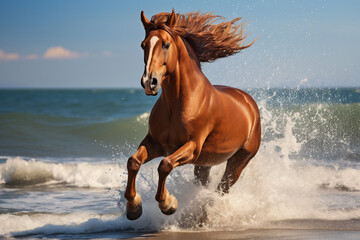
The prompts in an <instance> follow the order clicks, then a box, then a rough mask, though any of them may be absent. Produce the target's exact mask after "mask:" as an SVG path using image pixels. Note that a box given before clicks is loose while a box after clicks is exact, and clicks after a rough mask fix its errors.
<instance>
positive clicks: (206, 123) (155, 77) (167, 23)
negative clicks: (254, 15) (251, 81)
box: [124, 10, 261, 220]
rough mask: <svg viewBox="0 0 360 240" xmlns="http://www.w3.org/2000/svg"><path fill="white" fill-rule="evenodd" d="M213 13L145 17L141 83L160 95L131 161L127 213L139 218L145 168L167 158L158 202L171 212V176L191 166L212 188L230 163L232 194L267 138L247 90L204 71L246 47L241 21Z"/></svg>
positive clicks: (226, 185)
mask: <svg viewBox="0 0 360 240" xmlns="http://www.w3.org/2000/svg"><path fill="white" fill-rule="evenodd" d="M220 19H223V18H222V17H221V16H218V15H213V14H212V13H204V14H203V13H200V12H189V13H186V14H180V13H175V12H174V10H172V12H171V13H165V12H163V13H158V14H156V15H154V16H153V17H152V18H151V21H149V20H148V19H147V17H146V16H145V14H144V12H143V11H142V12H141V21H142V24H143V26H144V29H145V39H144V41H143V42H142V43H141V47H142V49H143V51H144V64H145V70H144V73H143V75H142V77H141V86H142V87H143V88H144V91H145V94H146V95H151V96H155V95H157V93H158V92H159V90H160V88H161V89H162V91H161V95H160V96H159V98H158V100H157V102H156V103H155V104H154V106H153V108H152V110H151V113H150V116H149V122H148V133H147V135H146V136H145V138H144V139H143V140H142V142H141V143H140V146H139V148H138V149H137V151H136V152H135V153H134V154H133V155H132V156H131V157H130V158H129V159H128V162H127V170H128V180H127V186H126V191H125V194H124V195H125V198H126V199H127V204H126V216H127V218H128V219H129V220H135V219H137V218H139V217H140V216H141V214H142V203H141V196H140V194H139V193H137V192H136V188H135V179H136V175H137V173H138V171H139V169H140V167H141V165H142V164H144V163H147V162H149V161H150V160H152V159H154V158H158V157H164V158H163V159H162V160H161V162H160V165H159V167H158V174H159V182H158V189H157V193H156V196H155V199H156V200H157V201H158V205H159V208H160V210H161V212H162V213H164V214H166V215H171V214H173V213H174V212H175V211H176V209H177V206H178V202H177V199H176V198H175V197H174V196H173V195H172V194H170V193H169V192H168V190H167V189H166V187H165V181H166V178H167V176H168V175H169V174H170V172H171V171H172V170H173V169H174V168H176V167H179V166H183V165H185V164H193V165H194V175H195V179H196V181H197V182H198V183H199V184H202V185H204V186H206V185H207V184H208V182H209V176H210V169H211V167H212V166H214V165H217V164H220V163H223V162H225V161H227V163H226V169H225V172H224V175H223V177H222V179H221V181H220V183H219V185H218V187H217V191H219V192H220V193H221V194H226V193H228V192H229V189H230V187H231V186H232V185H234V184H235V182H236V181H237V180H238V179H239V176H240V174H241V172H242V171H243V169H244V168H245V167H246V166H247V164H248V163H249V161H250V160H251V159H252V158H253V157H254V156H255V154H256V153H257V151H258V149H259V146H260V141H261V126H260V113H259V109H258V107H257V104H256V102H255V101H254V99H253V98H252V97H251V96H250V95H249V94H247V93H246V92H244V91H242V90H240V89H236V88H232V87H228V86H220V85H214V86H213V85H212V84H211V83H210V81H209V80H208V79H207V78H206V77H205V75H204V73H203V72H202V70H201V65H200V63H201V62H212V61H214V60H216V59H218V58H222V57H226V56H230V55H232V54H235V53H237V52H239V51H240V50H242V49H245V48H248V47H250V46H251V45H252V44H253V43H254V41H255V40H254V41H253V42H251V43H250V44H248V45H245V43H244V40H245V38H246V37H247V35H246V36H243V30H244V24H243V22H241V24H238V21H239V20H240V19H241V18H236V19H234V20H232V21H229V22H226V21H221V22H220V23H215V22H217V21H218V20H220Z"/></svg>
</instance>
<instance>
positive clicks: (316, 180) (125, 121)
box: [0, 88, 360, 239]
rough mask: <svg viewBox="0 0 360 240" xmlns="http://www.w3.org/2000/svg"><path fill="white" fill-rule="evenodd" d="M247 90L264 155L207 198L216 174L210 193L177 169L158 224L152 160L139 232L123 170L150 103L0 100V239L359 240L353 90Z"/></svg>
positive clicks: (61, 96) (359, 155)
mask: <svg viewBox="0 0 360 240" xmlns="http://www.w3.org/2000/svg"><path fill="white" fill-rule="evenodd" d="M244 90H245V91H247V92H249V93H250V94H251V95H252V96H253V97H254V99H255V100H256V102H257V103H258V105H259V108H260V112H261V121H262V144H261V147H260V150H259V152H258V153H257V155H256V156H255V158H254V159H252V160H251V162H250V163H249V165H248V166H247V167H246V168H245V170H244V172H243V174H242V176H241V177H240V179H239V181H238V182H237V183H236V184H235V185H234V186H233V188H231V190H230V193H229V194H228V195H225V196H220V195H219V194H217V193H216V192H215V189H216V186H217V183H218V182H219V180H220V178H221V176H222V173H223V171H224V167H225V166H224V164H222V165H219V166H216V167H213V168H212V170H211V182H210V184H209V186H208V187H207V188H204V187H202V186H197V185H195V184H193V181H194V176H193V166H191V165H188V166H183V167H179V168H177V169H175V170H174V171H173V172H172V173H171V174H170V176H169V177H168V180H167V188H168V190H169V192H171V193H172V194H174V195H175V196H176V197H177V199H178V201H179V207H178V210H177V212H176V213H175V214H173V215H171V216H165V215H163V214H162V213H161V212H160V210H159V208H158V206H157V202H156V201H155V193H156V188H157V181H158V177H157V166H158V164H159V162H160V160H161V159H160V158H159V159H155V160H153V161H152V162H150V163H147V164H145V165H144V166H142V168H141V170H140V172H139V174H138V177H137V191H138V192H139V193H140V194H141V195H142V199H143V211H144V212H143V215H142V216H141V217H140V218H139V219H138V220H136V221H129V220H127V219H126V215H125V199H124V196H123V194H124V191H125V187H126V181H127V171H126V162H127V159H128V157H129V156H130V155H131V154H132V153H133V152H134V151H136V149H137V146H138V144H139V143H140V141H141V140H142V138H143V137H144V136H145V135H146V132H147V120H148V117H149V114H150V111H151V108H152V106H153V104H154V103H155V101H156V99H157V97H148V96H146V95H145V94H144V92H143V90H140V89H115V90H103V89H88V90H46V89H41V90H0V103H1V104H0V223H1V224H0V238H1V237H6V238H10V237H11V238H53V239H54V238H55V239H57V238H58V239H71V238H76V239H92V238H135V237H147V238H157V239H160V238H161V237H162V238H163V239H166V238H171V239H178V238H179V237H184V236H188V237H193V238H199V239H202V238H203V239H225V238H222V237H221V236H223V235H222V234H223V233H224V232H226V233H227V235H226V236H227V238H229V239H236V238H238V239H240V238H244V239H249V238H251V237H253V238H254V236H255V237H256V236H258V237H260V238H261V236H263V237H264V236H272V237H273V238H274V239H279V238H281V237H284V236H287V237H286V238H290V236H293V235H291V234H295V235H296V236H303V237H304V236H305V237H306V236H309V237H310V238H314V235H311V233H316V234H320V235H318V236H320V239H321V237H323V238H322V239H331V236H332V237H333V238H334V239H336V238H337V237H339V236H340V235H336V234H338V232H337V233H335V232H334V233H333V234H331V235H326V234H328V233H329V232H326V233H321V232H319V231H326V230H329V231H330V230H331V231H342V232H343V233H346V234H347V235H346V238H349V239H358V238H359V237H360V232H358V231H360V89H359V88H309V89H303V88H299V89H296V88H295V89H288V88H284V89H283V88H279V89H273V88H269V89H244ZM203 211H206V213H207V221H206V222H205V223H204V224H199V216H201V215H202V213H203ZM284 229H285V230H286V231H285V230H284ZM304 230H306V231H307V232H301V231H304ZM279 231H280V232H279ZM287 231H290V233H289V234H290V235H284V234H285V233H287ZM298 231H300V232H298ZM309 231H310V232H309ZM314 231H315V232H314ZM316 231H318V232H316ZM159 233H161V234H160V235H159ZM199 233H201V235H197V234H199ZM259 233H260V235H258V234H259ZM231 234H233V235H234V236H233V235H231ZM261 234H262V235H261ZM264 234H265V235H264ZM266 234H267V235H266ZM307 234H310V235H307ZM316 236H317V235H316ZM329 236H330V237H329ZM177 237H178V238H177ZM343 237H344V235H341V238H343ZM286 238H284V239H286ZM296 239H301V238H296Z"/></svg>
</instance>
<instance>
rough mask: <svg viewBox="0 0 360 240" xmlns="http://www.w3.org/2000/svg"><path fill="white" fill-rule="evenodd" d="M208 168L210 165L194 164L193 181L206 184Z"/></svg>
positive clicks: (208, 173) (207, 181)
mask: <svg viewBox="0 0 360 240" xmlns="http://www.w3.org/2000/svg"><path fill="white" fill-rule="evenodd" d="M210 169H211V167H202V166H195V167H194V175H195V183H201V185H203V186H207V185H208V183H209V175H210Z"/></svg>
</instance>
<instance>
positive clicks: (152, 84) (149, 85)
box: [141, 78, 160, 96]
mask: <svg viewBox="0 0 360 240" xmlns="http://www.w3.org/2000/svg"><path fill="white" fill-rule="evenodd" d="M141 86H142V87H143V88H144V89H145V93H146V95H153V96H156V95H157V93H158V92H159V89H160V83H159V81H158V79H157V78H150V79H149V80H147V81H145V82H144V80H143V78H142V79H141Z"/></svg>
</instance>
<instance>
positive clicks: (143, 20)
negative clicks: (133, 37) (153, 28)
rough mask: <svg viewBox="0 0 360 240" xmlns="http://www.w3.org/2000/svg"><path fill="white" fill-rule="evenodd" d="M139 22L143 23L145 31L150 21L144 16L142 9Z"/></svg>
mask: <svg viewBox="0 0 360 240" xmlns="http://www.w3.org/2000/svg"><path fill="white" fill-rule="evenodd" d="M140 15H141V22H142V24H143V25H144V28H145V31H146V32H147V31H148V29H149V24H150V21H149V19H147V17H146V16H145V14H144V11H141V14H140Z"/></svg>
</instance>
